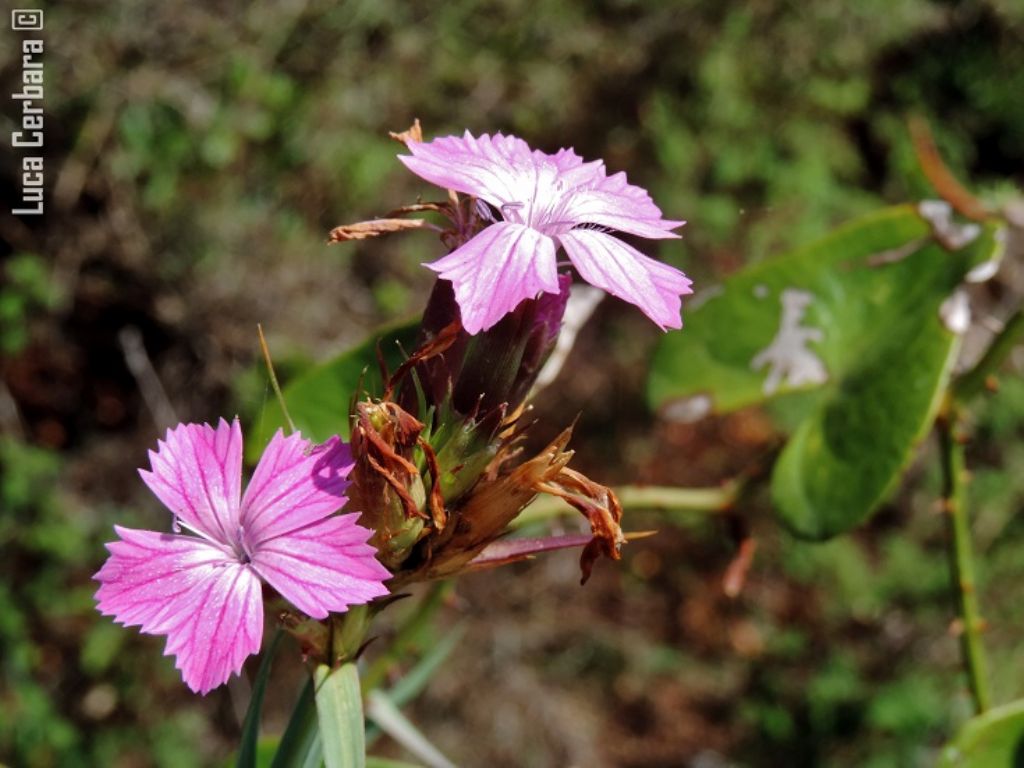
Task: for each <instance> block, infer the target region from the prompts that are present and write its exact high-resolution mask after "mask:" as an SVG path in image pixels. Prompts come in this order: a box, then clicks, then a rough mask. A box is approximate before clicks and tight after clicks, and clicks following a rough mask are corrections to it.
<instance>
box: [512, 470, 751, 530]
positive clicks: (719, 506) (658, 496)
mask: <svg viewBox="0 0 1024 768" xmlns="http://www.w3.org/2000/svg"><path fill="white" fill-rule="evenodd" d="M741 487H742V483H741V482H740V481H733V482H730V483H726V484H725V485H722V486H720V487H718V488H673V487H668V486H658V485H620V486H619V487H618V488H613V489H612V490H614V491H615V495H616V496H618V497H619V503H620V504H622V508H623V509H652V510H662V511H665V512H723V511H725V510H727V509H730V508H731V507H732V506H733V505H734V504H735V503H736V500H737V499H738V498H739V495H740V489H741ZM563 514H578V513H576V510H574V509H573V508H572V507H571V506H569V505H568V504H566V503H565V502H564V501H562V500H561V499H558V498H555V497H554V496H538V497H537V499H536V500H535V501H534V502H533V503H532V504H530V506H528V507H527V508H526V509H525V510H523V511H522V512H521V513H520V514H519V517H517V518H516V519H515V520H514V521H513V522H512V526H513V527H515V528H521V527H522V526H524V525H528V524H529V523H536V522H539V521H542V520H547V519H549V518H552V517H558V516H559V515H563Z"/></svg>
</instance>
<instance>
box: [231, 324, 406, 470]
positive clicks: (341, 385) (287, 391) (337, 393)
mask: <svg viewBox="0 0 1024 768" xmlns="http://www.w3.org/2000/svg"><path fill="white" fill-rule="evenodd" d="M418 332H419V324H418V323H408V324H403V325H399V326H395V327H392V328H388V329H385V330H383V331H380V332H379V333H375V334H374V335H372V336H371V337H370V338H368V339H367V340H366V341H364V342H363V343H362V344H360V345H359V346H357V347H353V348H352V349H349V350H347V351H345V352H342V353H341V354H340V355H338V356H337V357H334V358H331V359H330V360H328V361H326V362H324V363H320V364H318V365H314V366H312V367H311V368H309V369H308V370H306V371H305V372H304V373H302V374H301V375H299V376H298V377H297V378H295V379H293V380H292V381H290V382H288V384H287V385H286V386H285V387H284V399H285V402H286V403H287V404H288V412H289V413H290V414H291V417H292V421H294V422H295V428H296V429H297V430H299V431H300V432H301V433H302V434H303V435H304V436H306V437H308V438H310V439H312V440H315V441H317V442H321V441H323V440H326V439H328V438H329V437H332V436H333V435H340V436H341V437H343V438H346V439H347V438H348V434H349V419H348V416H349V403H350V401H351V399H352V397H353V395H356V394H358V393H357V392H356V389H357V388H358V387H359V386H360V382H362V389H363V391H366V392H370V393H377V394H379V393H380V391H381V389H382V383H381V378H380V368H379V366H378V364H377V343H378V341H379V342H380V350H381V352H382V353H383V355H384V359H385V360H386V361H387V364H388V367H389V369H390V370H392V371H394V370H395V368H397V367H398V366H399V365H400V364H401V363H402V361H403V360H404V359H405V355H404V354H403V351H402V350H405V352H406V353H408V352H411V351H412V349H413V346H414V345H415V343H416V335H417V333H418ZM255 427H256V432H255V434H256V438H255V439H253V440H247V441H246V460H247V461H249V462H250V463H255V462H256V461H258V460H259V457H260V454H261V453H262V452H263V448H264V447H265V446H266V444H267V442H268V441H269V440H270V437H271V436H272V435H273V434H274V432H276V431H277V430H278V429H280V428H285V420H284V415H283V414H282V413H281V406H280V405H279V404H278V403H277V402H276V401H274V400H268V401H267V404H266V406H265V407H264V409H263V413H262V414H261V415H260V416H259V417H258V418H257V419H256V425H255Z"/></svg>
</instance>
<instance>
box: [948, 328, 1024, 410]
mask: <svg viewBox="0 0 1024 768" xmlns="http://www.w3.org/2000/svg"><path fill="white" fill-rule="evenodd" d="M1021 337H1024V310H1021V309H1018V310H1017V311H1016V312H1014V313H1013V315H1011V316H1010V319H1009V320H1007V321H1006V324H1005V325H1004V326H1003V330H1002V331H1000V332H999V334H998V335H997V336H996V337H995V339H993V340H992V343H991V344H989V346H988V349H987V350H985V354H984V355H982V357H981V360H979V361H978V363H977V364H976V365H975V366H974V367H973V368H972V369H971V370H969V371H968V372H967V373H965V374H964V375H962V376H961V377H960V378H959V379H957V380H956V382H955V383H954V384H953V397H954V398H956V400H957V401H958V402H961V403H966V402H968V401H969V400H970V399H971V398H972V397H974V396H975V395H977V394H978V393H979V392H981V391H982V390H984V389H985V388H986V385H987V382H988V380H989V377H990V376H994V375H995V374H996V372H997V371H998V370H999V367H1000V366H1001V365H1002V364H1003V362H1004V361H1005V360H1006V358H1007V357H1008V356H1009V354H1010V353H1011V352H1012V351H1013V348H1014V347H1015V346H1017V343H1018V342H1020V340H1021Z"/></svg>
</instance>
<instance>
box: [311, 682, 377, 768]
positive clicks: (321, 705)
mask: <svg viewBox="0 0 1024 768" xmlns="http://www.w3.org/2000/svg"><path fill="white" fill-rule="evenodd" d="M313 684H314V685H315V686H316V712H317V719H318V720H319V722H320V739H321V741H322V743H323V756H324V763H325V764H326V766H327V768H364V767H365V765H366V739H365V724H364V722H363V697H362V691H361V690H360V687H359V671H358V670H357V669H356V665H355V664H354V663H352V662H349V663H347V664H343V665H342V666H340V667H339V668H338V669H335V670H332V669H331V668H330V667H328V666H327V665H326V664H321V665H320V666H318V667H317V668H316V671H315V672H314V673H313Z"/></svg>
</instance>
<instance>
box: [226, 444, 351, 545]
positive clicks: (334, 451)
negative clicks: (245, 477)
mask: <svg viewBox="0 0 1024 768" xmlns="http://www.w3.org/2000/svg"><path fill="white" fill-rule="evenodd" d="M351 469H352V453H351V451H350V450H349V447H348V444H347V443H344V442H342V441H341V440H340V439H338V438H337V437H333V438H331V439H330V440H328V441H327V442H326V443H324V444H323V445H319V446H314V445H313V443H311V442H310V441H309V440H306V439H304V438H303V437H302V435H300V434H299V433H295V434H292V435H289V436H288V437H285V436H284V433H283V432H282V431H281V430H278V431H277V433H276V434H275V435H274V436H273V437H272V438H271V440H270V443H269V444H268V445H267V448H266V450H264V451H263V456H261V457H260V461H259V464H257V465H256V471H255V472H253V475H252V480H250V481H249V486H248V487H247V488H246V489H245V497H244V498H243V499H242V513H241V523H242V528H243V530H244V531H245V540H246V545H247V546H248V547H249V548H250V549H251V550H254V549H256V548H258V547H259V546H260V544H261V542H263V541H266V540H268V539H272V538H274V537H276V536H281V535H283V534H287V533H289V532H290V531H294V530H295V529H297V528H303V527H305V526H308V525H311V524H313V523H316V522H318V521H320V520H322V519H323V518H325V517H327V516H328V515H330V514H332V513H334V512H337V511H338V510H339V509H341V508H342V507H343V506H345V502H346V501H347V500H348V499H347V498H346V497H345V489H346V488H348V473H349V472H350V471H351Z"/></svg>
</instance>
